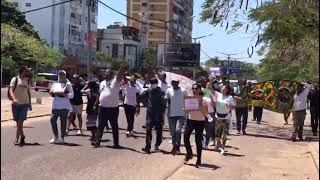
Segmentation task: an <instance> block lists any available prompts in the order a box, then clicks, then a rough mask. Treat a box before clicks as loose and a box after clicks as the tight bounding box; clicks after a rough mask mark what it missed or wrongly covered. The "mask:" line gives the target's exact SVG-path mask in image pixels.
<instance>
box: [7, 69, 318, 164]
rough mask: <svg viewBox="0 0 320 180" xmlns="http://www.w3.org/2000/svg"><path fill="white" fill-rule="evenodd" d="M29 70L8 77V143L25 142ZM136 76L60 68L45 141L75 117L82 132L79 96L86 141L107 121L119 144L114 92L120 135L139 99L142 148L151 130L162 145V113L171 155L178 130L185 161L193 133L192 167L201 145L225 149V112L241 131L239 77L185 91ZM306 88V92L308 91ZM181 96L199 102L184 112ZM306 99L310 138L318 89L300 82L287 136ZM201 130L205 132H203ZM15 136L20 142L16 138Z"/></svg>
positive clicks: (244, 107)
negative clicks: (11, 128)
mask: <svg viewBox="0 0 320 180" xmlns="http://www.w3.org/2000/svg"><path fill="white" fill-rule="evenodd" d="M31 77H32V76H31V71H30V69H29V68H28V67H21V68H20V70H19V75H17V76H16V77H13V78H12V80H11V83H10V88H9V90H8V97H9V99H10V100H11V101H12V113H13V119H14V120H15V121H16V123H17V133H16V139H15V141H14V143H15V144H16V145H21V146H23V144H24V143H25V135H24V132H23V122H24V120H25V119H26V117H27V112H28V110H29V109H32V107H31V95H30V87H31V86H32V85H31V84H30V79H31ZM137 78H138V76H137V75H136V74H132V75H128V74H126V65H121V68H120V70H119V71H118V74H117V75H115V74H114V72H113V71H112V70H110V69H107V70H105V73H104V80H103V81H101V82H98V81H92V80H90V81H88V82H84V81H83V80H81V78H80V77H79V76H78V75H73V76H72V78H69V79H70V80H68V79H67V73H66V72H65V71H64V70H60V71H59V74H58V82H56V83H54V84H53V85H52V88H51V90H50V91H49V94H50V95H51V96H52V97H53V103H52V113H51V120H50V122H51V127H52V131H53V135H54V137H53V139H52V140H50V143H53V144H57V143H64V139H65V137H66V136H67V135H68V134H69V133H70V131H71V129H70V128H71V125H73V126H74V127H76V125H75V120H76V119H78V121H79V130H78V132H77V134H78V135H83V131H82V130H83V122H82V121H83V120H82V110H83V99H82V95H86V96H87V107H86V114H87V116H86V122H85V125H86V128H87V131H89V132H91V137H90V140H91V144H92V146H94V147H99V146H100V143H101V138H102V136H103V132H104V129H106V128H107V129H109V125H108V124H109V123H110V125H111V129H112V135H113V144H114V145H113V147H114V148H120V146H119V126H118V116H119V99H120V93H119V92H122V95H123V96H124V100H123V106H124V112H125V116H126V119H127V132H126V136H127V137H130V136H133V135H134V132H135V130H134V120H135V117H136V116H137V115H139V112H140V104H141V101H142V100H145V101H144V102H146V117H145V118H146V123H145V126H144V128H145V129H146V141H145V142H146V144H145V147H143V148H142V151H144V152H145V153H147V154H150V153H151V143H152V130H155V131H156V143H155V146H154V150H159V146H160V145H161V143H162V138H163V136H162V132H163V127H164V124H165V117H166V116H167V119H168V125H169V129H170V135H171V137H172V151H171V153H172V154H174V155H175V154H180V153H181V152H180V146H181V134H182V129H183V128H184V133H183V141H184V145H185V148H186V152H187V154H186V156H185V161H189V160H190V159H192V158H193V153H192V148H191V145H190V137H191V134H192V132H193V131H195V142H196V150H197V162H196V166H199V165H200V164H201V152H202V149H206V148H208V146H209V143H210V142H212V143H213V145H214V146H215V149H216V150H217V151H219V152H220V153H221V154H224V153H225V149H224V147H225V145H226V141H227V136H228V134H229V127H230V123H231V115H232V114H231V111H232V110H235V114H236V124H235V125H234V126H235V127H236V129H237V133H238V134H241V132H242V134H244V135H245V134H246V127H247V121H248V111H249V110H250V109H251V108H250V105H249V103H248V87H249V86H250V84H249V83H247V82H246V81H245V80H239V87H238V88H236V89H234V88H232V87H231V86H230V84H229V82H228V81H227V80H226V79H222V80H221V81H219V80H217V79H215V78H211V79H209V78H202V79H200V80H199V81H197V83H195V84H193V85H192V89H191V90H190V92H189V90H187V89H183V88H181V87H180V86H179V79H174V78H173V79H171V82H170V84H171V85H170V86H169V85H168V83H167V82H166V79H167V78H166V74H165V73H163V72H160V73H158V74H157V75H154V74H151V75H150V74H149V75H148V77H147V78H146V80H145V83H144V85H143V86H142V87H141V86H139V85H138V84H137V83H136V80H137ZM310 89H311V92H309V91H310ZM187 96H193V97H197V98H199V99H200V100H201V101H200V102H201V103H202V104H201V106H200V108H199V109H198V110H194V111H187V110H186V109H184V100H185V98H186V97H187ZM308 99H309V100H310V113H311V122H312V131H313V133H314V135H315V136H316V135H317V134H316V133H317V130H318V121H319V114H318V111H319V101H318V100H319V88H318V86H317V85H314V86H311V85H309V84H307V83H301V84H299V85H298V87H297V91H296V93H295V95H294V105H293V111H292V112H293V122H294V132H293V135H292V140H293V141H295V140H296V136H298V137H299V139H302V131H303V125H304V120H305V116H306V104H307V100H308ZM262 113H263V107H253V120H254V121H256V122H257V123H258V124H260V122H261V119H262ZM289 116H290V114H284V120H285V124H287V123H288V118H289ZM58 118H59V119H60V121H61V126H60V127H61V130H60V136H59V133H58V132H59V130H58V126H57V120H58ZM204 132H205V134H204ZM19 140H20V141H19Z"/></svg>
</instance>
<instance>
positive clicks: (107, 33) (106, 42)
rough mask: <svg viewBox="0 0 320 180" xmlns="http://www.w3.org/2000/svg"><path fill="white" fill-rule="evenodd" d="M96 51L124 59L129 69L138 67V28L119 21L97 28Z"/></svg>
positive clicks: (139, 59)
mask: <svg viewBox="0 0 320 180" xmlns="http://www.w3.org/2000/svg"><path fill="white" fill-rule="evenodd" d="M97 51H98V52H103V53H104V54H106V55H108V56H110V57H113V58H116V59H119V60H126V61H127V62H128V64H129V68H130V69H138V68H139V66H140V65H141V54H142V44H141V41H140V39H139V30H138V29H136V28H133V27H127V26H123V25H122V24H120V23H115V24H114V25H110V26H108V27H107V28H106V29H98V33H97Z"/></svg>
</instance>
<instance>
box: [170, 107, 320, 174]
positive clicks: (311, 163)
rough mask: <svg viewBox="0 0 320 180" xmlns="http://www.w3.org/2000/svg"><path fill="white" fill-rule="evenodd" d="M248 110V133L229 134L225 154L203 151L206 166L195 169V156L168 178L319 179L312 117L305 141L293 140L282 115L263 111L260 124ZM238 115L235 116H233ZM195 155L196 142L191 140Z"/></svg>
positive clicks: (306, 128)
mask: <svg viewBox="0 0 320 180" xmlns="http://www.w3.org/2000/svg"><path fill="white" fill-rule="evenodd" d="M251 117H252V114H251V113H249V120H248V128H247V135H246V136H244V135H240V136H239V135H236V130H232V131H230V132H231V135H230V136H228V139H229V140H228V141H227V147H226V151H227V152H226V153H225V155H224V156H223V155H220V154H219V153H218V152H214V151H213V148H214V147H213V146H210V147H209V148H210V149H209V150H204V151H203V153H202V163H203V166H202V167H200V168H195V166H194V164H195V162H196V157H194V158H193V159H192V160H191V161H190V162H189V163H188V164H185V165H182V166H180V167H179V168H178V169H176V170H175V171H174V172H173V173H172V174H171V175H170V176H169V177H168V178H167V179H170V180H171V179H172V180H180V179H181V180H188V179H190V180H193V179H219V180H233V179H237V180H269V179H276V180H302V179H310V180H316V179H318V176H319V170H318V169H319V137H312V133H311V128H310V116H309V115H308V116H307V118H306V121H305V124H306V126H305V130H304V138H307V140H305V141H303V142H299V141H297V142H291V141H290V140H289V139H290V136H291V134H292V120H291V118H290V121H291V122H290V124H291V125H289V126H288V125H287V126H285V125H283V119H282V115H281V114H278V113H274V112H270V111H264V114H263V122H262V124H261V125H258V124H256V123H255V122H253V121H251ZM234 118H235V116H233V119H234ZM191 142H192V146H193V152H194V154H195V152H196V151H195V143H194V140H192V141H191Z"/></svg>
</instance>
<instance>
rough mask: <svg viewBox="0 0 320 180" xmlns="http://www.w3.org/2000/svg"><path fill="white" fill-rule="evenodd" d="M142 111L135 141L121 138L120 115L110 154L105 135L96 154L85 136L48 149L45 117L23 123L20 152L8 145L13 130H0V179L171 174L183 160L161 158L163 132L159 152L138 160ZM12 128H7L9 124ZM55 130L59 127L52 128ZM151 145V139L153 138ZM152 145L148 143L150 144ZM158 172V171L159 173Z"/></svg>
mask: <svg viewBox="0 0 320 180" xmlns="http://www.w3.org/2000/svg"><path fill="white" fill-rule="evenodd" d="M143 117H145V111H142V112H141V114H140V116H139V119H138V120H137V121H136V123H135V129H136V131H137V134H136V136H135V137H130V138H127V137H126V136H125V132H126V131H125V128H126V124H127V123H126V119H125V116H124V112H123V110H121V112H120V116H119V127H120V128H121V129H120V145H121V146H122V149H112V148H111V146H112V145H113V138H112V134H111V133H110V132H107V133H105V134H104V136H103V138H102V139H103V140H102V141H103V142H102V143H101V146H102V147H101V148H93V147H92V146H91V145H90V141H89V140H88V139H89V136H88V134H89V132H86V131H85V134H87V135H86V136H84V137H80V136H74V135H72V133H74V134H75V133H76V131H74V132H71V133H70V136H68V137H66V138H65V141H66V145H52V144H49V140H50V139H51V138H52V137H53V135H52V131H51V126H50V121H49V117H43V118H41V119H39V120H31V121H29V122H28V121H26V124H25V126H26V127H25V134H26V142H27V143H28V144H27V145H26V146H25V147H22V148H21V147H19V146H14V145H13V140H14V136H15V127H14V125H10V126H6V127H1V146H2V148H1V177H2V178H3V179H149V177H151V175H153V174H155V175H156V176H154V177H155V178H152V179H165V178H166V177H167V176H169V175H170V174H171V173H172V171H173V170H174V169H176V168H177V167H179V166H182V165H183V158H184V156H175V157H174V156H172V155H164V153H165V151H171V144H169V143H168V138H169V133H168V128H165V129H164V135H163V136H164V138H165V140H164V142H163V144H162V145H161V148H162V149H163V150H164V152H157V153H154V154H152V155H147V154H144V153H143V152H142V151H141V148H142V147H144V145H145V130H144V129H143V128H142V127H141V126H142V124H143V122H145V120H144V118H143ZM11 124H13V123H11ZM58 124H59V123H58ZM153 139H155V137H154V138H153ZM153 144H154V143H153ZM159 168H161V171H159Z"/></svg>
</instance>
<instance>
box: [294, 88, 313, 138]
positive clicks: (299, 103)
mask: <svg viewBox="0 0 320 180" xmlns="http://www.w3.org/2000/svg"><path fill="white" fill-rule="evenodd" d="M310 89H311V86H310V85H309V84H308V83H305V82H301V83H299V84H298V85H297V89H296V93H295V94H294V96H293V134H292V141H293V142H294V141H296V138H297V135H298V137H299V140H301V141H302V140H303V138H302V133H303V126H304V120H305V118H306V114H307V112H306V105H307V99H308V94H309V91H310Z"/></svg>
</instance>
